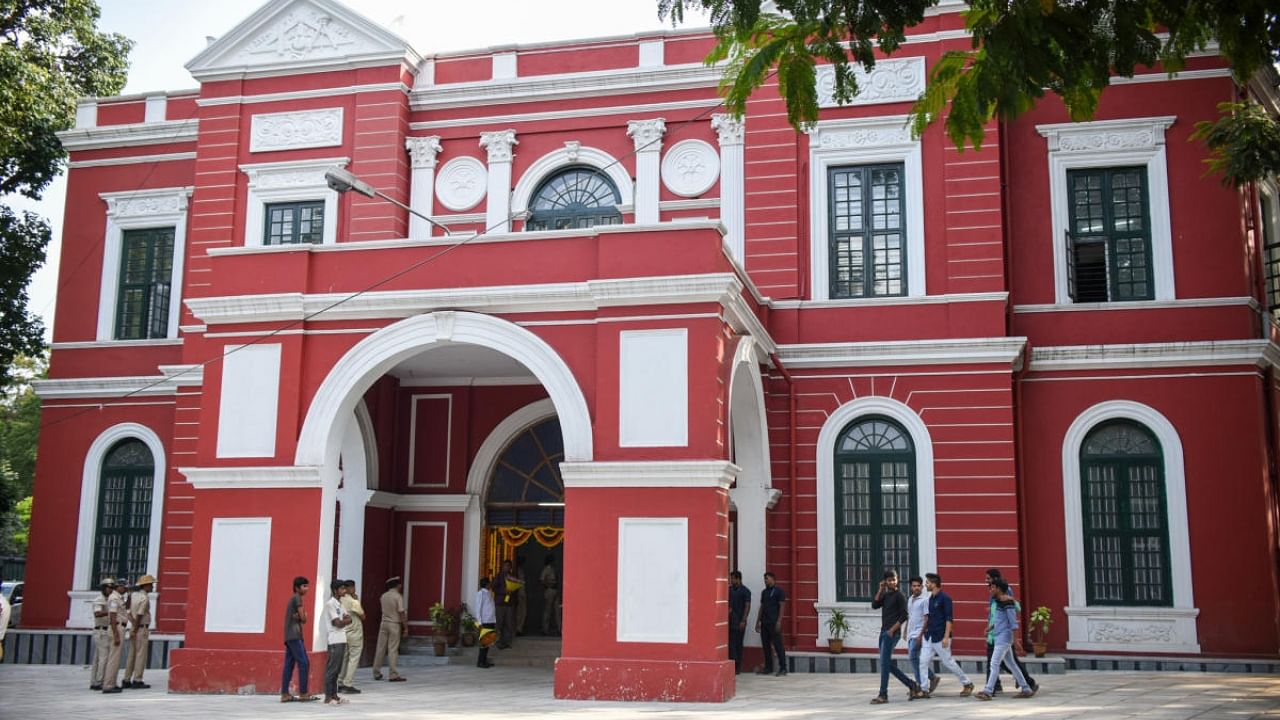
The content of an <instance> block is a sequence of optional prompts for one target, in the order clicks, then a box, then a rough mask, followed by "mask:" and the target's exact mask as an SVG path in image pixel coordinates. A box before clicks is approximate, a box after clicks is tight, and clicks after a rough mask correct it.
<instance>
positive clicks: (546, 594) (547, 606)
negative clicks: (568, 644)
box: [538, 555, 560, 635]
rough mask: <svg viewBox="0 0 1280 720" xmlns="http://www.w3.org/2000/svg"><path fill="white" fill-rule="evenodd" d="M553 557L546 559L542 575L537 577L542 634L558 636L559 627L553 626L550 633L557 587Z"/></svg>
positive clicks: (554, 612) (557, 581)
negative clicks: (540, 590)
mask: <svg viewBox="0 0 1280 720" xmlns="http://www.w3.org/2000/svg"><path fill="white" fill-rule="evenodd" d="M555 561H556V559H555V557H553V556H551V555H548V556H547V559H546V560H545V561H543V563H542V574H541V575H539V576H538V582H539V583H540V584H541V585H542V634H543V635H553V634H555V635H558V634H560V626H559V625H558V624H557V625H555V630H554V632H553V631H552V629H551V628H552V623H553V621H554V618H555V616H556V592H557V591H556V588H557V586H559V584H560V582H559V578H558V577H556V566H555Z"/></svg>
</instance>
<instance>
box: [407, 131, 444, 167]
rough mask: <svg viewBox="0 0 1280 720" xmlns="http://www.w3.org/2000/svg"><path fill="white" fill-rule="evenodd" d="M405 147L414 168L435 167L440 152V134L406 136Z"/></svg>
mask: <svg viewBox="0 0 1280 720" xmlns="http://www.w3.org/2000/svg"><path fill="white" fill-rule="evenodd" d="M404 147H405V149H406V150H408V151H409V160H410V162H411V163H412V165H413V167H414V168H434V167H435V166H436V155H438V154H439V153H440V136H439V135H429V136H427V137H411V138H405V139H404Z"/></svg>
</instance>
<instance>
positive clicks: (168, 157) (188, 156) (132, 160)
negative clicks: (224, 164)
mask: <svg viewBox="0 0 1280 720" xmlns="http://www.w3.org/2000/svg"><path fill="white" fill-rule="evenodd" d="M195 159H196V154H195V152H194V151H192V152H177V153H155V154H153V155H128V156H126V157H113V158H101V159H99V160H72V161H71V162H69V163H67V167H69V168H71V169H72V170H74V169H76V168H90V167H108V166H111V165H140V164H142V163H158V162H177V161H180V160H195Z"/></svg>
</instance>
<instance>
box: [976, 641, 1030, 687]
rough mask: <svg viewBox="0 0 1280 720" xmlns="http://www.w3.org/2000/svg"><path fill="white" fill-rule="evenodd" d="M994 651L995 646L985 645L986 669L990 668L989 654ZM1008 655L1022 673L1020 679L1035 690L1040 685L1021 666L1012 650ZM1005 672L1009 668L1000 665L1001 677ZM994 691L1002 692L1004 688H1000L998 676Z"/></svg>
mask: <svg viewBox="0 0 1280 720" xmlns="http://www.w3.org/2000/svg"><path fill="white" fill-rule="evenodd" d="M995 649H996V646H995V645H993V644H992V643H987V667H988V668H990V667H991V653H992V652H994V651H995ZM1009 655H1010V656H1011V657H1012V658H1013V662H1014V664H1015V665H1017V666H1018V669H1019V670H1021V671H1022V677H1024V678H1026V679H1027V684H1028V685H1030V686H1031V689H1032V690H1035V689H1036V688H1038V687H1040V683H1038V682H1036V681H1035V679H1034V678H1032V677H1031V673H1029V672H1027V666H1026V665H1023V664H1022V658H1020V657H1018V653H1016V652H1014V651H1013V649H1012V648H1010V649H1009ZM1007 672H1009V668H1007V667H1005V666H1004V664H1003V663H1002V664H1001V665H1000V673H1001V674H1002V675H1003V674H1004V673H1007ZM996 690H997V691H1000V690H1004V688H1003V687H1001V685H1000V680H999V676H997V679H996Z"/></svg>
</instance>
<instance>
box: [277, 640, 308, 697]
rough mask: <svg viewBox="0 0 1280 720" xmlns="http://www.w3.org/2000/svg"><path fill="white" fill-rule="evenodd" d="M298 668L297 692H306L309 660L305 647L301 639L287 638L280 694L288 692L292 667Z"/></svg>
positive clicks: (300, 693)
mask: <svg viewBox="0 0 1280 720" xmlns="http://www.w3.org/2000/svg"><path fill="white" fill-rule="evenodd" d="M295 666H296V667H297V668H298V694H299V695H306V694H307V676H308V675H310V674H311V661H310V660H308V659H307V649H306V647H304V646H303V644H302V641H301V640H287V641H285V644H284V677H283V678H282V679H281V680H280V694H281V695H288V694H289V681H290V680H292V679H293V668H294V667H295Z"/></svg>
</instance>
